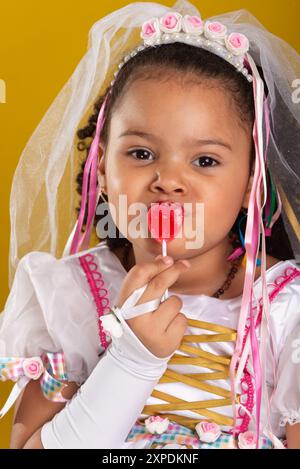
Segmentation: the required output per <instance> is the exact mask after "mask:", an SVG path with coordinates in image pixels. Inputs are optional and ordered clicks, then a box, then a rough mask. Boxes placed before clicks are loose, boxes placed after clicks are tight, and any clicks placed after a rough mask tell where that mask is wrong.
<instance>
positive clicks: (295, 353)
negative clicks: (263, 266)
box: [271, 276, 300, 428]
mask: <svg viewBox="0 0 300 469" xmlns="http://www.w3.org/2000/svg"><path fill="white" fill-rule="evenodd" d="M278 299H279V301H280V305H281V311H284V314H281V315H280V314H278V318H277V323H278V324H277V326H278V327H277V329H278V331H280V332H281V334H280V335H279V333H278V334H277V335H278V342H277V343H278V344H279V347H278V353H277V369H276V381H275V388H274V394H273V396H272V400H271V406H272V409H273V411H274V413H275V415H276V423H277V425H278V426H279V427H281V428H282V427H284V426H285V425H286V423H289V424H292V425H293V424H296V423H300V276H298V277H296V278H295V279H294V280H293V281H292V282H291V283H290V284H289V285H288V286H287V287H286V288H285V289H284V290H283V292H282V294H280V295H279V296H278ZM283 306H285V307H283Z"/></svg>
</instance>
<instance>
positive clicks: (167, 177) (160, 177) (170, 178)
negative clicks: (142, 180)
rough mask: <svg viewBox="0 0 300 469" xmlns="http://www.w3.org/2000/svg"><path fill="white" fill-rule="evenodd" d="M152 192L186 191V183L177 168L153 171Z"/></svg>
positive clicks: (181, 192) (182, 192)
mask: <svg viewBox="0 0 300 469" xmlns="http://www.w3.org/2000/svg"><path fill="white" fill-rule="evenodd" d="M151 190H152V191H153V192H165V193H171V192H175V193H180V194H184V193H186V190H187V188H186V184H185V182H184V181H183V178H182V175H181V174H179V171H178V169H177V170H176V169H174V170H173V171H171V170H170V169H168V168H166V169H165V170H163V171H162V170H160V171H155V176H154V181H153V182H152V184H151Z"/></svg>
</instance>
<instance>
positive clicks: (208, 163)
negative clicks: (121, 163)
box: [127, 148, 220, 168]
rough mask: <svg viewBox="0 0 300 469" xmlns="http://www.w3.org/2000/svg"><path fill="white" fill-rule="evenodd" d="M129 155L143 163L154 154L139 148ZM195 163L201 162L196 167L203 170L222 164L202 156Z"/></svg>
mask: <svg viewBox="0 0 300 469" xmlns="http://www.w3.org/2000/svg"><path fill="white" fill-rule="evenodd" d="M135 153H136V155H139V156H135V155H134V154H135ZM127 154H128V155H133V156H134V158H136V159H137V160H141V161H148V160H149V155H152V153H151V152H150V151H149V150H146V149H145V148H138V149H137V150H131V151H129V152H127ZM152 156H153V155H152ZM195 161H199V163H200V164H199V165H196V166H199V167H201V168H212V167H214V166H217V165H219V164H220V163H218V161H216V160H215V159H214V158H211V157H210V156H200V157H199V158H198V159H197V160H195ZM213 163H215V164H213Z"/></svg>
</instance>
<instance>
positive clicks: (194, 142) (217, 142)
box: [119, 129, 232, 151]
mask: <svg viewBox="0 0 300 469" xmlns="http://www.w3.org/2000/svg"><path fill="white" fill-rule="evenodd" d="M130 135H137V136H139V137H145V138H149V139H150V140H154V141H160V140H161V139H160V137H158V136H157V135H154V134H150V133H148V132H141V131H140V130H130V129H128V130H126V131H125V132H123V133H121V134H120V135H119V138H121V137H127V136H130ZM186 144H187V145H188V144H190V145H202V146H204V145H219V146H222V147H225V148H227V149H228V150H229V151H232V147H231V146H230V145H229V143H226V142H224V141H223V140H221V139H204V138H200V139H199V138H198V139H197V138H196V139H194V138H193V139H190V140H188V141H187V142H186Z"/></svg>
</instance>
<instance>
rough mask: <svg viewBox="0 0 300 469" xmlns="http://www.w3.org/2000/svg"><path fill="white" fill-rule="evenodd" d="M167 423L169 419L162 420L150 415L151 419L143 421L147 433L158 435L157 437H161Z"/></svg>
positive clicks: (157, 416)
mask: <svg viewBox="0 0 300 469" xmlns="http://www.w3.org/2000/svg"><path fill="white" fill-rule="evenodd" d="M169 423H170V422H169V419H167V418H165V419H164V418H162V417H160V416H159V415H152V416H151V417H149V418H148V419H146V420H145V426H146V429H147V430H148V432H150V433H152V434H154V433H158V434H159V435H161V434H162V433H164V432H165V431H166V430H167V428H168V426H169Z"/></svg>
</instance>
